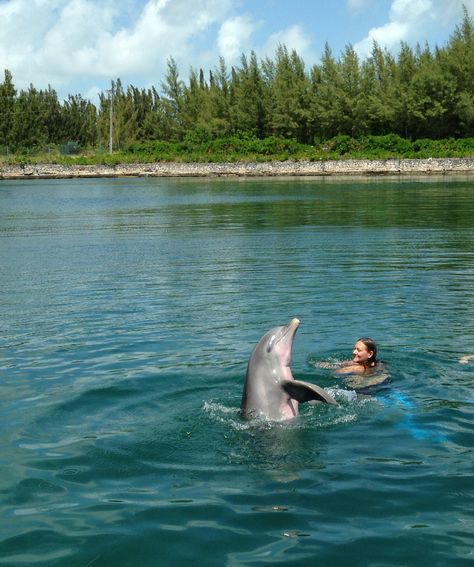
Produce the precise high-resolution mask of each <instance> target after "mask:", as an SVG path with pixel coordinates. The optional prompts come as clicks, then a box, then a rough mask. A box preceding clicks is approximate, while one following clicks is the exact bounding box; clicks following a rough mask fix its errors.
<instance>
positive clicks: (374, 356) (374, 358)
mask: <svg viewBox="0 0 474 567" xmlns="http://www.w3.org/2000/svg"><path fill="white" fill-rule="evenodd" d="M357 340H358V341H360V342H362V343H364V345H365V346H366V348H367V350H369V351H370V350H371V351H372V353H373V354H372V356H371V357H370V358H369V362H370V363H371V364H372V363H374V364H376V363H377V345H376V344H375V341H373V340H372V339H369V337H362V338H360V339H357Z"/></svg>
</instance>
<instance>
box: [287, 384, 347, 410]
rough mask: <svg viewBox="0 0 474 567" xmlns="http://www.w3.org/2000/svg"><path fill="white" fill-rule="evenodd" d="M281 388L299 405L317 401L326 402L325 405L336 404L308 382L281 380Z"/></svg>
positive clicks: (331, 398)
mask: <svg viewBox="0 0 474 567" xmlns="http://www.w3.org/2000/svg"><path fill="white" fill-rule="evenodd" d="M281 387H282V388H283V389H284V390H285V392H286V393H287V394H288V395H289V396H290V398H292V399H293V400H296V401H298V402H300V403H303V402H309V401H311V400H317V401H319V402H326V403H327V404H336V405H337V402H336V400H335V399H334V398H333V397H332V396H331V395H330V394H329V393H328V392H326V390H324V389H323V388H320V387H319V386H316V384H310V383H309V382H302V381H301V380H283V381H282V382H281Z"/></svg>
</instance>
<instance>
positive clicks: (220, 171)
mask: <svg viewBox="0 0 474 567" xmlns="http://www.w3.org/2000/svg"><path fill="white" fill-rule="evenodd" d="M430 173H436V174H445V173H474V158H441V159H439V158H437V159H434V158H433V159H432V158H429V159H387V160H340V161H272V162H263V163H171V162H164V163H147V164H139V163H135V164H119V165H69V166H65V165H55V164H42V165H37V164H36V165H0V179H28V178H29V179H55V178H58V179H60V178H75V177H219V176H239V177H245V176H251V177H258V176H298V175H302V176H324V175H385V174H390V175H399V174H401V175H403V174H410V175H417V174H423V175H426V174H430Z"/></svg>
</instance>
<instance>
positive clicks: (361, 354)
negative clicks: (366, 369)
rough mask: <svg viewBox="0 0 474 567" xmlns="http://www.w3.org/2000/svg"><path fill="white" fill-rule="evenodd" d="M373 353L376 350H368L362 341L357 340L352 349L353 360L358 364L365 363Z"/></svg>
mask: <svg viewBox="0 0 474 567" xmlns="http://www.w3.org/2000/svg"><path fill="white" fill-rule="evenodd" d="M373 354H374V351H372V350H367V347H366V346H365V344H364V343H363V342H362V341H357V342H356V344H355V345H354V350H353V351H352V360H353V361H354V362H355V363H357V364H365V363H366V362H367V361H368V360H369V358H370V357H371V356H372V355H373Z"/></svg>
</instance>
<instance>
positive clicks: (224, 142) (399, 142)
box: [0, 135, 474, 165]
mask: <svg viewBox="0 0 474 567" xmlns="http://www.w3.org/2000/svg"><path fill="white" fill-rule="evenodd" d="M73 147H74V146H73ZM473 156H474V138H463V139H454V138H450V139H447V140H428V139H425V140H415V141H411V140H406V139H404V138H400V137H399V136H397V135H387V136H368V137H366V138H360V139H354V138H350V137H349V136H338V137H336V138H333V139H331V140H327V141H325V142H321V143H319V144H314V145H305V144H300V143H298V142H296V141H294V140H287V139H283V138H277V137H270V138H266V139H264V140H260V139H257V138H249V137H238V136H233V137H229V138H220V139H215V140H199V139H192V138H190V139H186V140H184V141H182V142H175V143H173V142H161V141H154V142H146V143H145V142H144V143H133V144H129V145H127V146H125V147H123V148H122V149H120V150H118V151H114V152H113V153H112V154H110V153H109V152H108V151H106V150H105V149H104V148H101V149H80V148H77V147H74V152H73V153H71V154H70V155H65V153H64V146H62V147H59V146H58V147H50V148H47V149H46V150H45V149H44V148H43V149H39V150H38V149H37V150H28V151H26V150H25V151H22V152H18V153H15V154H9V155H3V156H0V164H4V165H28V164H39V163H45V164H48V163H50V164H60V165H114V164H120V163H124V164H126V163H157V162H176V163H223V162H234V163H237V162H257V163H258V162H269V161H287V160H293V161H303V160H305V161H321V160H324V161H327V160H341V159H371V160H379V159H390V158H396V159H404V158H405V159H426V158H451V157H458V158H466V157H473Z"/></svg>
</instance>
